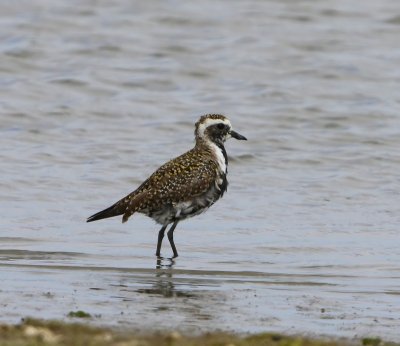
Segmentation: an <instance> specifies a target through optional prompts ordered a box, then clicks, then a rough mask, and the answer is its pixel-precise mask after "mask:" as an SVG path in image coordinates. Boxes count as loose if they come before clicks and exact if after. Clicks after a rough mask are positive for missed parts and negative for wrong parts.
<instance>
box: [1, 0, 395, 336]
mask: <svg viewBox="0 0 400 346" xmlns="http://www.w3.org/2000/svg"><path fill="white" fill-rule="evenodd" d="M1 8H2V10H1V11H0V16H1V19H0V27H1V31H0V32H1V34H0V37H1V40H0V54H1V60H2V64H1V67H0V88H1V92H2V98H1V100H0V112H1V113H0V116H1V122H0V148H1V151H0V160H1V179H0V201H1V212H2V217H1V220H0V232H1V233H0V266H1V271H0V279H1V281H2V285H1V286H0V309H1V310H0V311H1V313H0V320H1V321H3V322H17V321H19V320H20V318H22V317H25V316H34V317H40V318H56V319H64V318H65V319H67V317H66V316H67V314H68V312H69V311H71V310H78V309H79V310H84V311H87V312H89V313H90V314H92V316H93V319H92V321H93V323H97V324H102V325H113V326H129V327H131V328H137V329H140V328H146V329H169V328H178V329H181V330H184V331H195V332H199V331H208V330H215V329H223V330H233V331H235V332H258V331H283V332H287V333H302V334H314V335H315V334H317V335H331V336H336V337H340V336H347V337H355V336H364V335H375V336H381V337H384V338H386V339H393V340H399V339H400V329H399V328H398V326H399V323H400V304H399V295H400V290H399V287H400V285H399V284H400V280H399V279H400V264H399V263H400V250H399V248H400V240H399V232H398V228H399V222H400V204H399V203H398V201H399V191H400V178H399V174H398V172H399V168H400V156H399V146H400V136H399V128H400V127H399V125H400V116H399V111H400V105H399V103H400V98H399V93H398V90H399V82H400V72H399V71H400V70H399V68H398V66H399V62H400V48H399V45H398V42H399V41H398V37H399V29H400V26H399V25H400V20H399V13H400V12H399V11H400V8H399V5H398V3H397V2H396V1H390V0H384V1H379V2H376V1H372V0H368V1H364V2H363V5H362V6H360V5H359V2H357V1H344V0H343V1H333V0H326V1H312V2H310V1H296V2H292V1H255V0H254V1H242V2H238V3H232V2H228V1H219V2H211V1H210V2H201V3H199V4H194V3H187V4H183V3H180V4H179V6H178V7H177V6H176V4H175V3H174V2H155V1H151V2H145V3H144V2H132V1H127V0H115V1H96V2H93V1H83V2H82V1H79V2H78V1H59V2H57V4H55V3H54V2H53V1H48V0H38V1H35V2H28V1H23V2H22V3H21V2H9V3H4V4H2V5H1ZM209 112H222V113H224V114H227V115H228V116H229V117H230V119H231V121H232V123H233V125H234V127H235V129H236V130H237V131H238V132H240V133H242V134H243V135H245V136H246V137H248V139H249V140H248V141H247V142H238V141H234V140H231V141H230V142H229V143H227V145H226V147H227V151H228V154H229V157H230V166H229V181H230V186H229V189H228V193H227V194H226V195H225V196H224V198H223V199H222V200H221V201H219V202H218V203H217V204H216V205H215V206H213V207H212V208H211V209H210V210H209V211H208V212H207V213H206V214H203V215H201V216H199V217H196V218H194V219H191V220H188V221H185V222H182V223H181V224H179V226H178V228H177V231H176V232H175V234H176V236H175V238H176V240H175V241H176V243H177V247H178V250H179V252H180V257H179V258H177V259H176V260H175V261H171V260H168V259H167V258H166V259H164V260H162V261H160V262H157V260H156V258H155V256H154V252H155V245H156V238H157V231H158V228H159V227H158V226H157V225H155V224H154V223H153V222H152V221H151V220H149V219H147V218H145V217H144V216H141V215H135V216H134V217H132V218H131V220H130V221H129V222H128V223H127V224H123V225H122V224H121V223H120V219H109V220H104V221H101V222H95V223H91V224H86V223H85V219H86V217H87V216H89V215H91V214H93V213H94V212H97V211H99V210H100V209H102V208H105V207H107V206H109V205H110V204H112V203H113V202H115V201H116V200H118V199H119V198H121V197H122V196H124V195H125V194H127V193H128V192H130V191H132V190H133V189H134V188H135V187H136V186H137V185H138V184H139V183H140V182H141V181H142V180H143V179H145V178H146V177H147V176H148V174H150V173H151V172H152V171H153V170H154V169H155V168H157V167H158V166H159V165H160V164H162V163H163V162H164V161H166V160H168V159H170V158H172V157H174V156H176V155H178V154H180V153H182V152H184V151H185V150H187V149H189V148H190V147H191V146H192V143H193V124H194V122H195V121H196V120H197V118H198V116H199V115H201V114H204V113H209ZM162 252H163V254H164V255H165V256H170V255H171V250H170V248H169V244H168V242H167V241H166V239H165V241H164V246H163V251H162Z"/></svg>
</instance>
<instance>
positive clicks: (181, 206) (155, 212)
mask: <svg viewBox="0 0 400 346" xmlns="http://www.w3.org/2000/svg"><path fill="white" fill-rule="evenodd" d="M194 134H195V137H196V145H195V146H194V148H193V149H191V150H189V151H188V152H186V153H185V154H183V155H181V156H178V157H177V158H175V159H173V160H171V161H169V162H167V163H165V164H164V165H162V166H161V167H160V168H159V169H157V170H156V171H155V172H154V173H153V174H152V175H151V176H150V177H149V178H148V179H147V180H146V181H144V182H143V183H142V184H141V185H140V186H139V187H138V188H137V189H136V190H135V191H133V192H132V193H130V194H129V195H127V196H126V197H124V198H122V199H121V200H119V201H118V202H117V203H115V204H113V205H112V206H111V207H109V208H107V209H104V210H103V211H100V212H98V213H96V214H94V215H92V216H90V217H89V218H88V219H87V222H92V221H96V220H100V219H105V218H108V217H113V216H117V215H123V217H122V222H126V221H128V219H129V217H130V216H132V214H134V213H136V212H138V213H143V214H145V215H147V216H149V217H151V218H152V219H153V220H155V221H156V222H157V223H159V224H161V225H162V228H161V230H160V231H159V233H158V242H157V250H156V256H158V257H160V250H161V242H162V240H163V238H164V233H165V230H166V229H167V226H168V225H169V224H172V226H171V228H170V229H169V231H168V233H167V234H168V239H169V242H170V244H171V248H172V251H173V252H174V257H177V256H178V251H177V250H176V247H175V243H174V230H175V227H176V225H177V224H178V222H179V221H181V220H184V219H187V218H189V217H192V216H195V215H199V214H201V213H203V212H204V211H206V210H207V209H208V208H209V207H210V206H212V205H213V204H214V203H215V202H216V201H217V200H218V199H219V198H221V197H222V196H223V194H224V192H225V191H226V190H227V187H228V181H227V178H226V175H227V173H228V156H227V154H226V151H225V147H224V142H225V141H226V140H227V139H228V138H230V137H233V138H236V139H239V140H246V137H244V136H242V135H240V134H239V133H237V132H235V131H233V130H232V126H231V123H230V121H229V120H228V118H226V117H225V116H223V115H220V114H207V115H203V116H202V117H200V119H199V120H198V121H197V123H196V128H195V131H194Z"/></svg>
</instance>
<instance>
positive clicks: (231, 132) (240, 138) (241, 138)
mask: <svg viewBox="0 0 400 346" xmlns="http://www.w3.org/2000/svg"><path fill="white" fill-rule="evenodd" d="M229 133H230V135H231V136H232V137H233V138H235V139H238V140H239V141H247V138H246V137H245V136H242V135H241V134H239V133H237V132H236V131H233V130H231V131H230V132H229Z"/></svg>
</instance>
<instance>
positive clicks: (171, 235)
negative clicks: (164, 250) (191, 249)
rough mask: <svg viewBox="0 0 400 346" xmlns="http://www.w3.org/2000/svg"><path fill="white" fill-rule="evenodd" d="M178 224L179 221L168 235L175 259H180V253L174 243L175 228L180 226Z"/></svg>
mask: <svg viewBox="0 0 400 346" xmlns="http://www.w3.org/2000/svg"><path fill="white" fill-rule="evenodd" d="M178 222H179V221H178V220H176V221H175V222H174V223H173V225H172V226H171V228H170V229H169V231H168V233H167V235H168V240H169V243H170V244H171V248H172V251H173V252H174V257H173V258H175V257H178V251H176V247H175V243H174V230H175V227H176V225H177V224H178Z"/></svg>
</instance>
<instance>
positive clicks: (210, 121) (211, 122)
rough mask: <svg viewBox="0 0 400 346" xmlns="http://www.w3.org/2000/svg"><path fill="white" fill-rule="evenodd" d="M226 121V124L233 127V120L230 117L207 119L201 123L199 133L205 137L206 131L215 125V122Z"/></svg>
mask: <svg viewBox="0 0 400 346" xmlns="http://www.w3.org/2000/svg"><path fill="white" fill-rule="evenodd" d="M220 123H224V124H225V125H228V126H229V127H230V128H232V125H231V122H230V121H229V120H228V119H210V118H208V119H206V121H205V122H204V123H202V124H200V125H199V129H198V135H199V137H203V135H204V131H205V130H206V128H207V127H209V126H212V125H215V124H220Z"/></svg>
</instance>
